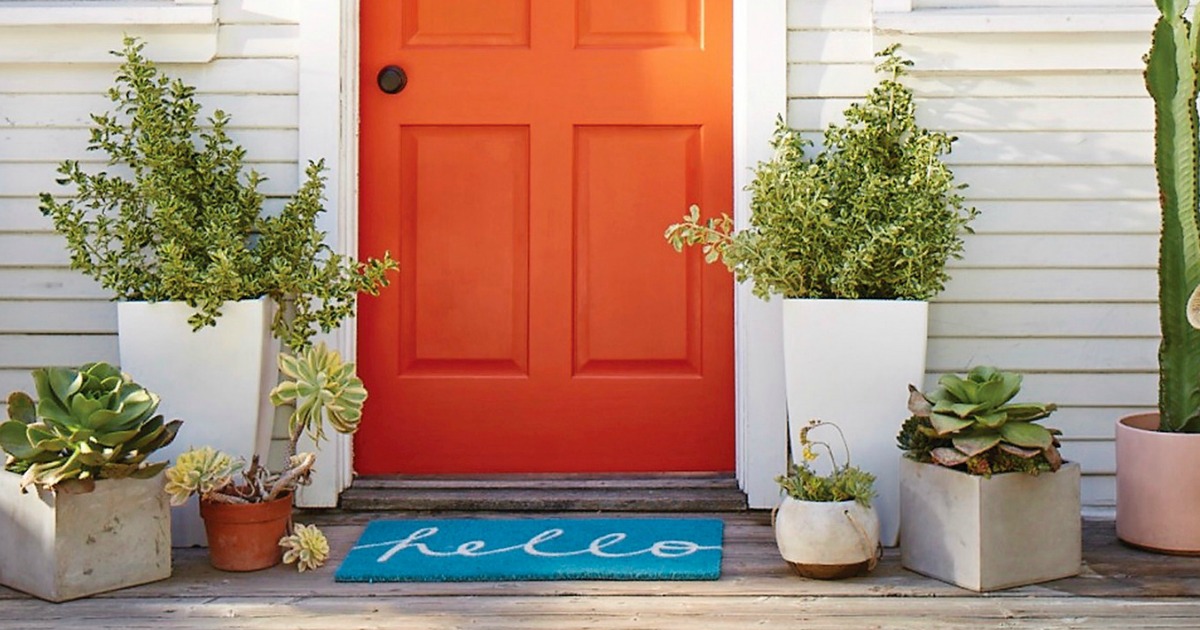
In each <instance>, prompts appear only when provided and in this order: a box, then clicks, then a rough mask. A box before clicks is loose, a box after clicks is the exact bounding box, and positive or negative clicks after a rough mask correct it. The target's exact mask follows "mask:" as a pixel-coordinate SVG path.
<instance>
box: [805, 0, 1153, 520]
mask: <svg viewBox="0 0 1200 630" xmlns="http://www.w3.org/2000/svg"><path fill="white" fill-rule="evenodd" d="M877 4H879V3H877ZM1072 4H1074V5H1079V4H1083V3H1082V2H1070V1H1068V0H1058V1H1055V0H1041V1H1039V2H1034V1H1029V0H1024V1H1009V2H1004V1H1002V0H1001V1H997V0H988V1H983V0H961V1H957V2H956V1H954V0H926V1H924V2H922V1H920V0H918V1H917V2H915V3H914V5H915V7H914V10H913V12H912V13H911V14H909V15H906V16H904V15H902V16H900V19H895V16H894V15H893V16H885V15H877V14H873V13H872V8H871V2H870V1H869V0H791V2H790V4H789V11H790V15H789V28H790V39H789V60H790V64H789V95H790V100H789V109H788V120H789V122H790V124H791V125H792V126H794V127H798V128H801V129H805V130H814V131H815V130H818V129H820V128H822V127H823V126H824V125H825V124H826V123H827V122H830V121H833V120H838V119H839V118H840V112H841V110H842V109H843V108H844V107H845V105H846V104H847V103H848V102H849V99H852V98H855V97H859V96H861V95H862V94H863V93H865V92H866V91H867V90H868V89H869V88H870V86H871V85H872V84H873V83H872V82H873V80H874V79H873V77H872V73H871V65H870V59H871V55H872V52H873V51H874V50H878V49H881V48H883V47H884V46H886V45H888V44H890V43H892V42H900V43H901V44H902V50H903V51H904V53H905V54H906V55H907V56H909V57H910V58H912V59H914V61H915V62H916V64H917V66H916V68H915V74H914V76H913V77H911V80H910V82H909V83H910V85H912V86H913V87H914V89H915V90H916V92H917V95H918V99H919V105H918V107H919V114H918V119H919V121H920V122H921V123H922V124H924V125H925V126H927V127H930V128H934V129H940V130H944V131H947V132H950V133H952V134H954V135H957V136H958V138H959V141H958V142H957V143H956V145H955V149H954V152H953V154H952V155H951V157H950V158H949V161H950V162H951V163H952V164H953V167H954V170H955V173H956V174H957V175H958V177H959V179H960V180H961V181H962V182H964V183H966V184H969V186H970V187H969V188H968V189H967V190H966V191H965V194H966V196H967V197H968V199H969V200H970V202H971V203H972V204H973V205H975V206H976V207H978V208H979V210H980V211H981V214H980V216H979V218H978V220H977V221H976V222H975V224H974V228H975V232H976V233H975V234H974V235H971V236H967V237H966V255H965V257H964V259H963V260H961V261H955V262H953V263H951V268H950V273H951V275H952V277H953V279H952V281H951V282H950V283H949V285H948V286H947V289H946V291H945V292H944V293H943V294H942V295H941V296H939V297H938V298H937V300H936V301H935V303H934V305H933V307H932V310H931V315H930V336H931V338H930V345H929V360H928V378H927V381H928V382H927V385H932V383H933V381H934V380H935V379H936V377H937V375H938V374H940V373H943V372H948V371H961V370H964V369H966V368H967V367H968V366H971V365H978V364H995V365H998V366H1000V367H1002V368H1005V369H1012V370H1018V371H1021V372H1023V373H1025V374H1026V378H1025V383H1026V385H1025V389H1024V394H1023V396H1025V397H1026V398H1027V399H1029V400H1042V401H1054V402H1057V403H1058V404H1059V405H1060V411H1059V412H1058V413H1056V414H1055V415H1054V416H1053V417H1052V418H1051V420H1048V421H1047V424H1048V425H1050V426H1057V427H1059V428H1061V429H1063V431H1064V432H1065V434H1066V436H1065V444H1064V449H1063V450H1064V453H1065V455H1066V456H1067V457H1068V458H1070V459H1074V460H1078V461H1080V462H1081V463H1082V465H1083V468H1084V475H1085V476H1084V481H1083V494H1084V501H1085V504H1088V505H1092V506H1108V505H1111V504H1112V503H1113V502H1114V492H1115V490H1114V479H1113V477H1112V475H1113V473H1114V466H1115V464H1114V449H1113V441H1112V440H1113V432H1114V421H1115V419H1116V418H1117V417H1119V416H1120V415H1123V414H1126V413H1129V412H1132V411H1137V410H1144V409H1148V408H1153V407H1154V406H1155V404H1156V396H1157V390H1156V388H1157V376H1156V372H1157V362H1156V351H1157V344H1158V338H1157V336H1158V321H1157V305H1156V296H1157V280H1156V272H1155V266H1156V257H1157V243H1158V241H1157V231H1158V208H1157V201H1156V199H1157V193H1156V187H1155V181H1154V173H1153V168H1152V163H1153V137H1152V134H1151V130H1152V126H1153V112H1152V106H1151V102H1150V100H1149V98H1148V97H1147V96H1146V95H1145V89H1144V87H1143V83H1142V78H1141V68H1142V62H1141V56H1142V54H1143V53H1144V52H1145V50H1146V48H1147V46H1148V32H1149V24H1150V23H1151V22H1152V18H1153V9H1152V6H1153V4H1152V3H1151V2H1150V1H1149V0H1145V1H1144V2H1143V1H1140V0H1139V1H1137V2H1129V1H1128V0H1121V2H1115V1H1114V2H1103V1H1096V0H1091V1H1090V2H1088V3H1087V4H1088V8H1080V7H1077V6H1076V7H1073V6H1069V5H1072ZM1103 5H1110V6H1122V7H1124V9H1123V10H1129V8H1130V7H1134V13H1136V8H1137V7H1139V6H1142V5H1145V7H1146V9H1145V10H1144V11H1143V12H1142V13H1140V14H1137V15H1135V14H1134V13H1130V14H1121V15H1119V16H1113V17H1112V19H1108V18H1106V17H1105V13H1104V11H1105V10H1104V9H1102V8H1099V7H1102V6H1103ZM1036 6H1042V7H1053V9H1050V11H1055V10H1057V12H1058V13H1059V14H1060V18H1061V16H1063V15H1065V16H1066V17H1065V18H1061V19H1060V22H1062V21H1065V22H1071V21H1075V20H1077V19H1078V17H1079V16H1091V18H1090V20H1091V22H1089V24H1091V25H1092V26H1090V27H1088V28H1087V29H1086V30H1076V29H1077V28H1078V27H1077V26H1072V27H1064V28H1062V29H1061V30H1062V31H1064V32H1042V33H1037V32H989V31H994V30H995V28H996V27H995V24H996V23H997V22H995V21H993V22H992V25H991V26H986V27H980V24H983V23H982V22H978V21H977V22H976V25H975V26H968V27H967V28H963V29H961V30H978V31H981V32H969V33H961V32H936V31H954V30H956V29H955V28H953V27H946V26H944V25H943V24H941V22H939V21H938V20H939V19H940V16H939V15H938V11H937V8H939V7H948V8H951V9H959V10H961V9H963V8H964V7H969V9H968V12H971V11H974V12H982V13H988V12H990V13H993V14H995V15H999V16H1001V17H1000V18H999V19H1007V20H1009V24H1014V23H1015V24H1017V25H1018V28H1019V29H1020V30H1028V29H1031V28H1035V27H1036V25H1038V24H1042V25H1044V24H1047V23H1049V22H1048V20H1050V19H1053V16H1049V15H1041V14H1039V13H1038V11H1039V10H1037V9H1030V7H1036ZM1013 7H1020V8H1013ZM1043 10H1045V9H1043ZM1006 11H1007V13H1008V15H1007V16H1004V15H1003V14H1004V13H1005V12H1006ZM942 13H946V12H945V11H943V12H942ZM1022 15H1023V17H1020V16H1022ZM1122 24H1123V25H1124V26H1121V25H1122ZM1131 24H1137V25H1141V24H1145V28H1144V29H1141V27H1140V26H1137V27H1131V26H1130V25H1131ZM897 25H898V26H897ZM1114 25H1115V26H1114ZM1018 28H1012V29H1010V30H1018ZM1043 28H1044V26H1043ZM902 31H908V32H902ZM922 31H924V32H922ZM928 31H935V32H928ZM1126 31H1129V32H1126Z"/></svg>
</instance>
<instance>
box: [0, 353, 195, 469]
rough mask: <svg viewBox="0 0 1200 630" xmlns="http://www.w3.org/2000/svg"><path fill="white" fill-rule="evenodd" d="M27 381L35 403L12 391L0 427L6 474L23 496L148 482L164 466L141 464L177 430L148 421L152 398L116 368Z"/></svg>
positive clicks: (40, 372)
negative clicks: (34, 489) (101, 483)
mask: <svg viewBox="0 0 1200 630" xmlns="http://www.w3.org/2000/svg"><path fill="white" fill-rule="evenodd" d="M33 381H34V385H35V386H36V388H37V393H38V400H37V402H36V403H35V402H34V401H33V399H32V398H30V396H29V395H28V394H26V393H24V392H13V393H12V394H10V395H9V397H8V416H9V418H10V419H9V420H8V421H7V422H4V423H3V424H0V448H3V449H4V451H5V452H6V453H8V458H7V461H6V462H5V468H6V469H7V470H9V471H11V472H15V473H20V474H22V475H23V477H22V479H21V490H22V491H25V490H27V489H28V487H29V486H32V485H37V486H41V487H43V488H46V489H52V488H55V487H57V486H60V484H64V483H66V482H71V484H72V485H73V486H74V487H73V490H74V491H79V492H86V491H88V490H90V489H91V487H92V486H91V484H92V483H93V482H94V481H95V480H97V479H119V478H123V477H135V478H138V479H148V478H150V477H153V476H154V475H157V474H158V473H159V471H161V470H162V469H163V468H164V467H166V465H167V464H166V462H161V463H156V464H150V463H147V462H146V458H147V457H149V456H150V454H151V453H153V452H154V451H156V450H158V449H160V448H162V447H164V446H166V445H168V444H170V443H171V441H172V440H174V439H175V434H176V433H177V432H178V431H179V427H180V425H182V424H183V423H182V421H180V420H173V421H171V422H169V423H165V422H164V421H163V417H162V416H161V415H155V411H157V409H158V396H157V395H155V394H154V393H152V392H150V391H148V390H146V389H145V388H144V387H142V386H141V385H138V384H137V383H135V382H133V380H132V379H130V377H129V376H128V375H125V374H122V373H121V371H120V370H119V369H117V368H116V367H114V366H112V365H109V364H108V363H87V364H85V365H83V366H81V367H79V368H64V367H50V368H39V369H36V370H33ZM63 487H65V486H63ZM60 489H62V488H61V487H60Z"/></svg>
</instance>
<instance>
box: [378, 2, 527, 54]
mask: <svg viewBox="0 0 1200 630" xmlns="http://www.w3.org/2000/svg"><path fill="white" fill-rule="evenodd" d="M390 1H393V2H394V1H396V0H390ZM529 2H530V0H405V1H404V2H403V3H402V4H403V5H404V12H403V15H402V19H403V21H402V22H401V24H402V25H403V26H402V28H401V32H402V33H403V36H404V40H403V41H404V45H406V46H431V47H458V46H526V45H528V44H529Z"/></svg>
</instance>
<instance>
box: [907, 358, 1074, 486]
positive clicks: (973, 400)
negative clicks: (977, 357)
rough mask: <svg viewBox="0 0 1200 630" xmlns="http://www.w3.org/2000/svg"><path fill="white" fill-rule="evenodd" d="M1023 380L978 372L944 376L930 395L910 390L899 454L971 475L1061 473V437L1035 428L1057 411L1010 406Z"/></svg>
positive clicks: (991, 369) (1047, 407) (1053, 431)
mask: <svg viewBox="0 0 1200 630" xmlns="http://www.w3.org/2000/svg"><path fill="white" fill-rule="evenodd" d="M1021 380H1022V379H1021V375H1019V374H1016V373H1014V372H1001V371H1000V370H997V369H996V368H994V367H989V366H980V367H976V368H974V369H972V370H971V371H970V373H969V374H967V377H966V378H961V377H959V376H957V375H954V374H946V375H943V376H942V377H941V378H940V379H939V380H938V385H939V386H940V387H939V388H938V389H937V390H935V391H934V392H932V393H929V394H923V393H921V392H920V391H918V390H917V389H916V388H915V387H913V386H911V385H910V386H909V391H910V396H909V410H910V411H911V412H912V414H913V415H912V417H911V418H909V420H908V421H907V422H905V425H904V427H903V429H902V430H901V433H900V436H899V437H898V442H899V443H900V447H901V449H903V450H905V451H907V452H908V453H909V455H910V456H911V457H914V458H915V459H917V460H918V461H930V462H933V463H936V464H940V465H942V466H946V467H949V468H956V467H964V468H965V469H966V470H967V471H968V472H970V473H972V474H981V475H989V474H992V473H998V472H1008V471H1011V470H1022V471H1026V472H1037V471H1039V470H1043V469H1044V470H1049V471H1055V470H1058V468H1059V467H1060V466H1062V456H1061V455H1060V454H1059V452H1058V446H1059V444H1058V439H1057V436H1058V435H1060V433H1061V432H1059V431H1058V430H1057V429H1048V428H1046V427H1043V426H1041V425H1039V424H1034V423H1035V422H1036V421H1038V420H1041V419H1043V418H1046V417H1047V416H1049V415H1050V414H1051V413H1053V412H1054V410H1055V409H1056V408H1057V407H1056V406H1055V405H1054V404H1052V403H1048V404H1044V403H1012V402H1010V401H1012V399H1013V398H1014V397H1015V396H1016V395H1017V393H1018V392H1020V390H1021Z"/></svg>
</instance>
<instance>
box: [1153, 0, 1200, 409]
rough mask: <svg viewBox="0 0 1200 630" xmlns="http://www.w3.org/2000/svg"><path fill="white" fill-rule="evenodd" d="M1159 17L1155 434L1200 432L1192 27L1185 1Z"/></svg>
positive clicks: (1166, 6)
mask: <svg viewBox="0 0 1200 630" xmlns="http://www.w3.org/2000/svg"><path fill="white" fill-rule="evenodd" d="M1156 4H1157V5H1158V9H1159V13H1160V15H1159V18H1158V21H1157V22H1156V23H1155V25H1154V34H1153V38H1152V40H1151V46H1150V51H1149V53H1147V55H1146V58H1145V59H1146V72H1145V78H1146V89H1147V90H1148V91H1149V93H1150V96H1151V97H1152V98H1153V99H1154V166H1155V172H1156V173H1157V176H1158V190H1159V195H1158V198H1159V205H1160V208H1161V210H1162V216H1161V219H1162V224H1161V225H1162V227H1161V233H1162V238H1160V239H1159V256H1158V285H1159V291H1158V297H1159V300H1158V301H1159V321H1160V327H1161V330H1162V343H1161V345H1160V346H1159V350H1158V363H1159V379H1158V380H1159V385H1158V396H1159V397H1158V409H1159V429H1160V430H1162V431H1182V432H1188V433H1197V432H1200V352H1197V348H1200V330H1197V329H1196V328H1194V327H1193V326H1194V325H1195V324H1194V323H1193V325H1192V326H1189V325H1188V323H1189V322H1188V319H1187V313H1188V312H1189V311H1188V309H1187V308H1186V304H1187V303H1188V296H1189V295H1191V294H1192V293H1193V292H1194V291H1196V288H1197V286H1200V216H1198V215H1197V197H1198V196H1200V180H1198V179H1197V176H1196V168H1197V162H1198V161H1200V140H1198V139H1197V135H1196V130H1197V125H1198V124H1200V123H1198V121H1197V111H1196V102H1197V97H1198V96H1200V84H1198V83H1197V74H1196V73H1197V67H1198V66H1197V64H1198V63H1200V48H1198V47H1197V45H1196V41H1197V32H1196V28H1197V26H1196V25H1195V24H1193V23H1192V22H1193V21H1194V20H1195V19H1196V16H1197V15H1198V14H1200V9H1194V12H1193V14H1192V15H1193V20H1192V21H1189V20H1188V19H1187V18H1186V17H1184V15H1185V13H1186V12H1187V10H1188V8H1189V4H1190V2H1189V1H1188V0H1157V1H1156Z"/></svg>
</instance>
